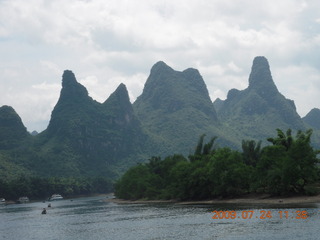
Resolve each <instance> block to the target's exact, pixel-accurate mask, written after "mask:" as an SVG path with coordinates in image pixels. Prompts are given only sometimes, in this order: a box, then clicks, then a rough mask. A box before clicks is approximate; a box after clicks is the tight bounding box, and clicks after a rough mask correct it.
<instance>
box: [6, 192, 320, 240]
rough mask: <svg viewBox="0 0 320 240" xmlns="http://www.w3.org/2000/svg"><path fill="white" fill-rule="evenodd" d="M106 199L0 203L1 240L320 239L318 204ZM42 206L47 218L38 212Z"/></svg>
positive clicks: (319, 211) (319, 208) (89, 198)
mask: <svg viewBox="0 0 320 240" xmlns="http://www.w3.org/2000/svg"><path fill="white" fill-rule="evenodd" d="M105 200H106V197H105V196H98V197H86V198H77V199H72V200H70V199H68V200H61V201H56V202H52V203H51V205H52V207H51V208H48V207H47V206H48V203H43V202H33V203H26V204H11V205H6V206H4V205H1V206H0V239H1V240H2V239H5V240H7V239H8V240H11V239H14V240H18V239H19V240H20V239H26V240H29V239H41V240H43V239H46V240H54V239H57V240H58V239H59V240H60V239H70V240H71V239H72V240H73V239H75V240H81V239H86V240H87V239H95V240H97V239H111V240H117V239H119V240H128V239H129V240H131V239H137V240H138V239H139V240H141V239H154V240H156V239H159V240H160V239H181V240H182V239H183V240H185V239H197V240H198V239H272V240H274V239H282V240H283V239H290V240H293V239H320V232H319V227H320V204H299V205H285V206H284V205H281V206H279V205H274V206H273V205H266V204H250V205H246V204H215V205H179V204H117V203H113V202H108V201H105ZM44 207H45V208H47V214H41V211H42V209H43V208H44ZM214 211H216V212H214ZM219 211H220V212H219ZM230 211H234V212H230ZM213 217H217V219H213ZM228 217H229V219H226V218H228Z"/></svg>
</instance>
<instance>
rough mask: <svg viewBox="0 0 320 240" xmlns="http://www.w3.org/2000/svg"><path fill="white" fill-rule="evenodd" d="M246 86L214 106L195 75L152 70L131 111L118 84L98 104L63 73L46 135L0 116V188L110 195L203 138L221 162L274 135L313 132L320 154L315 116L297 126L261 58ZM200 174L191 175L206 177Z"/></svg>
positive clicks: (4, 111)
mask: <svg viewBox="0 0 320 240" xmlns="http://www.w3.org/2000/svg"><path fill="white" fill-rule="evenodd" d="M248 82H249V86H248V88H247V89H244V90H241V91H240V90H237V89H231V90H230V91H229V93H228V96H227V99H226V100H220V99H217V100H216V101H215V102H214V103H212V101H211V99H210V97H209V93H208V90H207V87H206V84H205V82H204V80H203V79H202V77H201V75H200V73H199V72H198V70H196V69H192V68H189V69H186V70H184V71H182V72H180V71H176V70H174V69H172V68H171V67H169V66H168V65H166V64H165V63H164V62H158V63H156V64H155V65H154V66H153V67H152V69H151V72H150V75H149V77H148V79H147V81H146V83H145V86H144V89H143V93H142V94H141V96H139V97H138V98H137V100H136V101H135V102H134V103H133V104H131V103H130V101H129V96H128V92H127V89H126V87H125V85H123V84H120V85H119V87H118V88H117V89H116V90H115V91H114V93H112V94H111V95H110V97H109V98H108V99H107V100H106V101H105V102H104V103H99V102H97V101H95V100H93V99H92V98H91V97H89V94H88V91H87V90H86V88H85V87H84V86H82V85H81V84H80V83H78V82H77V80H76V78H75V75H74V74H73V73H72V72H71V71H70V70H66V71H65V72H64V74H63V76H62V88H61V92H60V97H59V100H58V102H57V104H56V106H55V107H54V109H53V111H52V114H51V119H50V122H49V125H48V128H47V129H46V130H45V131H43V132H41V133H39V134H37V135H31V134H29V133H28V132H27V130H26V128H25V126H24V125H23V123H22V120H21V119H20V117H19V116H18V114H17V113H16V112H15V111H14V109H13V108H12V107H9V106H2V107H1V108H0V181H2V183H3V184H1V182H0V186H1V185H3V186H7V187H6V189H7V190H6V191H7V194H8V191H9V190H10V187H8V186H11V187H12V186H15V187H16V188H18V185H17V182H19V179H20V180H21V179H24V180H25V181H26V182H30V184H31V183H34V182H33V181H34V179H38V180H39V181H40V182H42V183H43V184H44V185H46V184H49V185H50V184H53V185H50V186H47V187H48V188H52V189H54V187H55V184H57V185H59V184H61V182H60V180H59V179H64V180H63V181H62V182H64V183H65V186H68V187H66V188H64V189H63V190H61V191H64V192H67V193H79V192H88V191H89V190H88V189H97V188H96V187H94V186H98V185H99V183H101V182H102V183H103V182H107V183H108V184H106V186H108V187H107V189H109V190H110V183H111V182H112V181H114V180H115V179H117V178H119V177H120V176H121V175H122V174H123V173H124V172H125V171H126V170H127V169H128V168H129V167H130V166H133V165H135V164H136V163H139V162H145V161H146V160H147V159H149V158H150V157H151V156H160V157H161V158H163V157H166V156H171V155H172V154H179V157H177V158H178V159H179V161H180V160H181V159H186V156H188V155H190V154H192V153H193V152H194V146H195V145H196V143H197V138H198V137H199V136H204V135H206V136H217V140H216V141H215V142H214V143H215V147H219V149H220V148H223V147H227V148H228V150H226V149H225V150H221V151H223V152H222V153H221V154H226V158H227V159H228V158H229V157H228V156H229V154H231V155H232V156H233V155H235V156H238V155H239V153H238V152H237V151H239V150H240V149H241V147H242V144H241V143H242V141H243V140H244V141H245V142H246V141H249V142H250V141H255V142H258V141H260V140H262V145H261V146H262V147H264V146H266V145H267V144H268V141H267V140H266V139H267V138H268V137H269V136H270V135H271V133H273V132H274V130H275V129H292V132H293V134H297V133H298V132H299V130H302V131H306V130H307V129H309V128H312V129H313V134H312V136H311V144H312V146H313V147H315V148H316V149H318V148H320V129H319V128H318V126H319V124H320V117H319V111H317V110H316V109H315V110H312V111H311V112H310V114H308V115H307V116H306V117H304V118H303V119H301V118H300V116H299V115H298V114H297V111H296V108H295V105H294V102H293V101H292V100H288V99H286V98H285V97H284V96H283V95H282V94H281V93H280V92H279V91H278V89H277V87H276V85H275V84H274V82H273V79H272V76H271V71H270V67H269V63H268V61H267V59H266V58H264V57H256V58H255V59H254V61H253V65H252V69H251V73H250V76H249V81H248ZM219 151H220V150H219ZM174 159H175V158H174ZM233 160H234V159H232V161H233ZM157 161H158V160H157ZM174 161H175V160H174ZM226 161H227V160H226ZM230 161H231V160H230ZM232 161H231V163H230V164H231V165H232V164H233V163H232ZM218 163H219V162H218ZM218 163H217V164H218ZM170 164H171V163H170ZM170 164H169V165H170ZM179 164H180V165H181V166H180V165H179V166H180V167H181V171H180V170H179V171H180V172H179V174H182V175H183V174H186V173H185V172H184V170H183V168H184V167H186V168H189V167H190V166H191V167H194V166H193V165H186V164H187V163H185V162H183V161H182V163H179ZM188 164H189V163H188ZM212 164H213V163H212ZM219 164H220V163H219ZM221 164H222V163H221ZM270 164H271V163H270ZM185 165H186V166H185ZM227 165H228V164H227ZM243 166H244V165H243ZM172 167H173V166H172ZM222 167H223V166H222ZM247 168H248V167H245V169H247ZM249 168H250V167H249ZM242 170H243V169H242ZM242 170H241V171H242ZM198 171H199V172H197V173H194V174H195V175H197V174H198V175H201V174H202V171H204V170H203V169H202V170H198ZM225 171H226V172H228V169H226V170H225ZM239 171H240V170H239ZM204 174H207V173H205V172H204ZM237 174H238V173H237ZM153 177H154V176H153ZM52 178H57V179H58V180H50V179H52ZM101 178H102V179H101ZM26 179H27V180H26ZM31 179H33V180H31ZM96 179H98V180H96ZM99 179H100V180H99ZM21 181H22V180H21ZM199 184H200V183H199ZM201 184H204V183H201ZM84 186H86V187H84ZM89 186H92V188H90V187H89ZM8 189H9V190H8ZM20 189H23V188H20ZM79 189H82V190H83V191H82V190H79ZM85 189H87V190H85ZM2 190H3V188H2V189H1V188H0V193H1V191H2ZM10 191H13V190H12V189H11V190H10ZM35 195H37V194H35Z"/></svg>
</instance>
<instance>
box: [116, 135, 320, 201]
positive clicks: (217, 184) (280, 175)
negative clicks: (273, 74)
mask: <svg viewBox="0 0 320 240" xmlns="http://www.w3.org/2000/svg"><path fill="white" fill-rule="evenodd" d="M311 134H312V131H311V130H308V131H306V132H305V133H304V132H301V131H300V132H298V133H297V135H296V136H295V137H294V136H293V135H292V133H291V130H290V129H289V130H288V131H287V132H286V133H284V132H283V131H281V130H279V129H278V130H277V136H276V137H274V138H269V139H268V141H269V142H270V143H271V144H272V145H269V146H266V147H263V148H262V147H261V145H260V142H255V141H243V142H242V151H241V152H239V151H236V150H232V149H230V148H227V147H224V148H214V147H213V146H214V145H213V143H214V141H215V138H212V139H211V140H210V141H209V142H208V143H206V144H204V139H203V136H202V137H201V138H200V140H199V142H198V145H197V147H196V150H195V152H194V153H193V154H192V155H190V156H189V157H188V158H186V157H184V156H182V155H171V156H168V157H166V158H164V159H163V160H162V159H161V158H159V157H158V158H157V157H153V158H150V159H149V162H148V163H146V164H139V165H137V166H135V167H132V168H130V169H129V170H128V171H127V172H126V173H125V174H124V175H123V176H122V178H121V179H119V181H118V182H117V184H116V188H115V194H116V196H117V197H118V198H122V199H131V200H136V199H146V200H150V199H177V200H190V199H192V200H203V199H210V198H215V197H235V196H239V195H243V194H248V193H269V194H272V195H290V194H307V195H314V194H318V193H319V173H320V171H319V170H320V169H319V166H318V163H319V161H320V159H319V158H317V151H315V150H314V149H313V148H312V147H311V144H310V137H311Z"/></svg>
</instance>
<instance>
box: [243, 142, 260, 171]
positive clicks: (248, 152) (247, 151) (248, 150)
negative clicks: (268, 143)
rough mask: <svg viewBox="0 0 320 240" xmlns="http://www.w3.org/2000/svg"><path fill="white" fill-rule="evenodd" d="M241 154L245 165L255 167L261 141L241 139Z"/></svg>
mask: <svg viewBox="0 0 320 240" xmlns="http://www.w3.org/2000/svg"><path fill="white" fill-rule="evenodd" d="M242 156H243V159H244V162H245V163H246V164H247V165H250V166H253V167H255V166H256V165H257V162H258V161H259V158H260V156H261V141H259V142H258V143H256V142H255V141H254V140H242Z"/></svg>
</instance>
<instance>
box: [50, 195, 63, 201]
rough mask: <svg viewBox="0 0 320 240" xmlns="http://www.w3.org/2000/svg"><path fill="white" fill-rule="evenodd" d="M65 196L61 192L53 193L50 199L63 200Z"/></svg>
mask: <svg viewBox="0 0 320 240" xmlns="http://www.w3.org/2000/svg"><path fill="white" fill-rule="evenodd" d="M62 199H63V197H62V196H61V195H60V194H53V195H52V196H51V197H50V198H49V201H55V200H62Z"/></svg>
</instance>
